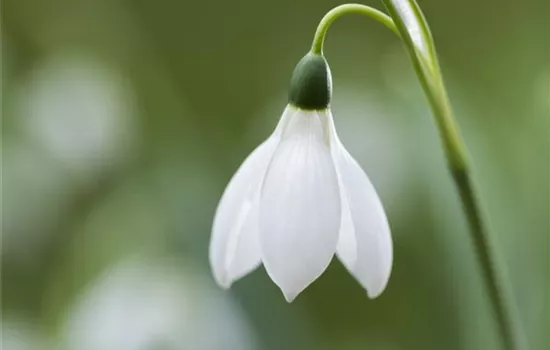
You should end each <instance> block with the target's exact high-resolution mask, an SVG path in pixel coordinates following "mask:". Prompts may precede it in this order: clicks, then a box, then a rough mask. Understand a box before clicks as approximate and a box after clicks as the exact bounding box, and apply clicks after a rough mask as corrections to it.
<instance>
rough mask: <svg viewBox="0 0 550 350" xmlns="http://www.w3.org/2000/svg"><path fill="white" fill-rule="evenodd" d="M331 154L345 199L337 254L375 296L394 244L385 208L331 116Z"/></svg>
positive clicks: (389, 265)
mask: <svg viewBox="0 0 550 350" xmlns="http://www.w3.org/2000/svg"><path fill="white" fill-rule="evenodd" d="M330 122H331V137H332V143H331V145H332V154H333V157H334V160H335V162H336V170H337V172H338V177H339V182H340V193H341V198H342V201H343V202H344V203H343V204H342V225H341V227H340V238H339V240H338V247H337V255H338V258H339V259H340V260H341V261H342V263H343V264H344V265H345V266H346V268H347V269H348V270H349V271H350V273H351V274H352V275H353V276H354V277H355V278H356V279H357V280H358V281H359V283H361V285H362V286H363V287H364V288H365V289H366V290H367V293H368V295H369V297H370V298H376V297H377V296H378V295H380V293H382V292H383V291H384V289H385V288H386V284H387V283H388V279H389V277H390V273H391V268H392V261H393V247H392V240H391V235H390V227H389V224H388V220H387V218H386V214H385V212H384V208H383V207H382V203H381V201H380V198H379V197H378V194H377V193H376V190H375V189H374V187H373V185H372V184H371V182H370V180H369V178H368V177H367V175H366V174H365V172H364V171H363V169H361V167H360V166H359V164H358V163H357V162H356V161H355V159H353V157H352V156H351V155H350V154H349V153H348V151H347V150H346V149H345V148H344V146H343V145H342V143H341V142H340V140H339V138H338V135H337V134H336V130H335V128H334V123H333V121H332V116H330Z"/></svg>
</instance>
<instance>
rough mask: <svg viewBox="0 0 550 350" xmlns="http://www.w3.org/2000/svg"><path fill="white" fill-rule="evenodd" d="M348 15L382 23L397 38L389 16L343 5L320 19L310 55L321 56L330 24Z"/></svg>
mask: <svg viewBox="0 0 550 350" xmlns="http://www.w3.org/2000/svg"><path fill="white" fill-rule="evenodd" d="M348 13H356V14H361V15H365V16H368V17H370V18H372V19H374V20H376V21H378V22H380V23H382V24H383V25H384V26H386V27H387V28H388V29H390V30H391V31H392V32H394V33H395V34H396V35H397V36H399V30H397V27H396V26H395V24H394V23H393V21H392V19H391V18H390V16H388V15H386V14H385V13H383V12H381V11H378V10H377V9H374V8H372V7H369V6H365V5H361V4H344V5H340V6H337V7H335V8H333V9H332V10H330V11H329V12H327V14H326V15H325V16H324V17H323V19H321V22H319V25H318V26H317V31H316V32H315V37H314V38H313V45H311V52H312V53H314V54H318V55H321V54H322V53H323V43H324V41H325V35H326V34H327V30H328V28H329V27H330V25H331V24H332V22H334V20H336V19H337V18H339V17H342V16H343V15H345V14H348Z"/></svg>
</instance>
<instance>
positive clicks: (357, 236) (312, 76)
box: [210, 53, 393, 302]
mask: <svg viewBox="0 0 550 350" xmlns="http://www.w3.org/2000/svg"><path fill="white" fill-rule="evenodd" d="M331 91H332V82H331V75H330V69H329V67H328V64H327V62H326V60H325V59H324V57H323V56H322V55H317V54H312V53H309V54H307V55H306V56H305V57H304V58H303V59H302V60H301V61H300V62H299V63H298V65H297V67H296V69H295V70H294V73H293V76H292V80H291V86H290V94H289V104H288V106H287V107H286V108H285V110H284V112H283V114H282V117H281V119H280V121H279V123H278V125H277V127H276V128H275V131H274V132H273V134H271V136H270V137H269V138H268V139H267V140H266V141H265V142H263V143H262V144H261V145H260V146H258V147H257V148H256V149H255V150H254V151H253V152H252V154H250V155H249V156H248V158H247V159H246V160H245V161H244V163H243V164H242V165H241V167H240V168H239V169H238V170H237V173H236V174H235V175H234V176H233V178H232V179H231V181H230V182H229V185H228V186H227V188H226V189H225V192H224V194H223V196H222V198H221V200H220V202H219V204H218V208H217V211H216V215H215V218H214V223H213V228H212V238H211V242H210V263H211V266H212V270H213V273H214V277H215V279H216V281H217V282H218V284H220V285H221V286H222V287H225V288H229V287H230V286H231V284H232V283H233V282H234V281H235V280H237V279H239V278H240V277H242V276H244V275H246V274H248V273H249V272H251V271H252V270H254V269H256V268H257V267H258V266H259V265H260V264H262V263H263V265H264V267H265V269H266V271H267V273H268V275H269V276H270V277H271V279H272V280H273V281H274V282H275V283H276V284H277V285H278V286H279V288H280V289H281V290H282V292H283V294H284V296H285V298H286V300H287V301H289V302H291V301H292V300H293V299H294V298H295V297H296V296H297V295H298V294H299V293H300V292H301V291H303V290H304V289H305V288H306V287H307V286H308V285H309V284H311V283H312V282H313V281H314V280H315V279H317V278H318V277H319V276H320V275H321V274H322V273H323V271H324V270H325V269H326V268H327V266H328V264H329V263H330V261H331V260H332V257H333V255H334V253H336V255H337V256H338V258H339V259H340V261H341V262H342V263H343V264H344V265H345V266H346V268H347V269H348V270H349V271H350V273H351V274H352V275H353V276H354V277H355V278H356V279H357V280H358V281H359V283H360V284H361V285H362V286H363V287H364V288H365V289H366V290H367V294H368V296H369V297H371V298H375V297H377V296H378V295H380V293H382V291H383V290H384V288H385V287H386V284H387V282H388V279H389V276H390V272H391V267H392V259H393V250H392V240H391V236H390V229H389V225H388V222H387V219H386V214H385V212H384V209H383V207H382V204H381V202H380V199H379V197H378V195H377V194H376V191H375V189H374V187H373V185H372V184H371V182H370V181H369V179H368V177H367V175H366V174H365V173H364V172H363V170H362V169H361V167H360V166H359V164H358V163H357V162H356V161H355V160H354V159H353V157H352V156H351V155H350V154H349V153H348V151H347V150H346V149H345V147H344V146H343V144H342V142H341V141H340V139H339V138H338V134H337V133H336V129H335V126H334V122H333V118H332V114H331V111H330V107H329V104H330V98H331Z"/></svg>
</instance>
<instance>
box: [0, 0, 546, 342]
mask: <svg viewBox="0 0 550 350" xmlns="http://www.w3.org/2000/svg"><path fill="white" fill-rule="evenodd" d="M340 3H341V2H338V1H328V0H303V1H293V0H278V1H267V0H265V1H264V0H235V1H221V0H220V1H198V0H183V1H176V0H157V1H147V0H96V1H87V0H49V1H43V0H4V1H2V9H1V13H2V26H1V34H2V38H1V40H2V51H1V54H2V74H1V78H2V101H1V105H2V260H1V278H2V288H1V302H2V348H3V349H5V350H23V349H25V350H27V349H29V350H30V349H37V350H42V349H46V350H47V349H67V350H80V349H90V350H91V349H94V350H97V349H105V350H111V349H113V350H115V349H116V350H178V349H193V350H195V349H196V350H203V349H206V350H210V349H230V350H232V349H238V350H241V349H242V350H248V349H250V350H255V349H261V350H263V349H273V350H274V349H289V350H292V349H343V350H352V349H382V350H385V349H388V350H390V349H391V350H394V349H451V350H453V349H457V350H458V349H487V350H491V349H499V342H498V338H497V332H496V327H495V324H494V321H493V319H492V317H491V309H490V304H489V302H488V299H487V295H486V292H485V289H484V284H483V281H482V280H481V277H480V273H479V270H478V268H477V266H478V265H477V262H476V260H475V255H474V253H473V249H472V245H471V241H470V238H469V234H468V231H467V228H466V226H465V221H464V217H463V215H462V213H461V210H460V205H459V201H458V198H457V195H456V193H455V191H454V188H453V184H452V182H451V179H450V177H449V174H448V172H447V170H446V168H445V162H444V159H443V156H442V152H441V149H440V145H439V140H438V138H437V131H436V129H435V127H434V125H433V122H432V119H431V115H430V113H429V110H428V107H427V104H426V101H425V99H424V97H423V95H422V91H421V90H420V87H419V84H418V82H417V81H416V79H415V76H414V72H413V70H412V68H411V65H410V62H409V61H408V58H407V55H406V53H405V50H404V49H403V47H402V45H401V44H400V42H398V41H397V40H396V38H395V37H394V36H393V35H392V33H390V32H389V31H388V30H386V29H385V28H383V27H382V26H380V25H379V24H378V23H375V22H373V21H372V20H367V19H365V18H361V17H359V16H348V17H346V18H345V19H341V20H339V21H337V22H336V23H335V24H334V25H333V27H332V28H331V29H330V31H329V34H328V37H327V40H326V47H325V54H326V56H327V58H328V60H329V63H330V64H331V68H332V72H333V76H334V101H333V113H334V115H335V118H336V124H337V127H338V129H339V132H340V134H341V137H342V139H343V141H344V143H345V144H346V146H347V147H348V149H349V150H350V152H351V153H352V154H353V155H354V156H355V157H356V158H357V159H358V161H359V162H360V163H361V165H362V166H363V167H364V168H365V169H366V171H367V172H368V174H369V176H370V177H371V180H372V181H373V183H374V184H375V186H376V187H377V189H378V191H379V193H380V196H381V198H382V201H383V203H384V206H385V207H386V209H387V212H388V216H389V219H390V224H391V227H392V231H393V237H394V244H395V262H394V268H393V272H392V277H391V279H390V283H389V285H388V288H387V290H386V291H385V293H384V294H382V296H381V297H379V298H378V299H376V300H369V299H368V298H367V296H366V293H365V292H364V291H363V290H362V289H361V288H360V286H359V284H358V283H356V281H355V280H354V279H353V278H352V277H351V276H350V275H348V273H347V272H346V270H345V268H344V267H343V266H342V265H341V264H340V263H339V262H338V261H336V260H334V261H333V263H332V264H331V265H330V267H329V268H328V270H327V271H326V273H325V274H324V275H323V276H322V277H321V278H320V279H318V280H317V281H316V282H315V283H314V284H313V285H311V286H310V287H309V288H308V289H307V290H306V291H305V292H304V293H303V294H302V295H300V296H299V297H298V298H297V299H296V300H295V302H294V303H292V304H287V303H286V302H285V301H284V298H283V296H282V294H281V293H280V292H279V290H278V289H277V287H276V286H275V285H274V284H273V283H272V282H271V281H270V280H269V278H268V277H267V276H266V273H265V271H264V270H263V268H260V269H258V270H257V271H256V272H254V273H253V274H251V275H249V276H247V277H245V278H244V279H242V280H241V281H239V282H237V283H236V284H235V285H234V286H233V287H232V289H231V290H230V291H222V290H221V289H220V288H219V287H217V286H216V285H215V283H214V281H213V278H212V276H211V274H210V270H209V266H208V260H207V247H208V241H209V237H210V228H211V222H212V217H213V214H214V211H215V208H216V204H217V201H218V199H219V197H220V195H221V193H222V191H223V189H224V187H225V185H226V183H227V182H228V180H229V179H230V177H231V175H232V174H233V172H234V171H235V170H236V169H237V167H238V166H239V164H240V163H241V161H242V160H243V159H244V158H245V157H246V155H248V153H249V152H250V151H251V150H252V149H253V148H254V147H255V146H256V145H257V144H259V143H260V142H261V141H262V140H263V139H264V138H266V137H267V135H268V134H269V133H270V132H271V130H272V129H273V127H274V125H275V124H276V122H277V120H278V118H279V116H280V113H281V112H282V110H283V108H284V106H285V104H286V92H287V87H288V83H289V79H290V74H291V72H292V69H293V68H294V65H295V64H296V63H297V62H298V60H299V59H300V58H301V57H302V56H303V55H304V54H305V53H306V52H307V50H308V48H309V46H310V43H311V40H312V37H313V33H314V30H315V28H316V26H317V23H318V21H319V20H320V18H321V17H322V16H323V14H324V13H325V12H326V11H328V10H329V9H330V8H331V7H333V6H335V5H338V4H340ZM364 3H365V4H368V5H372V6H375V7H378V8H382V5H381V3H379V2H377V1H371V0H369V1H365V2H364ZM419 3H420V6H421V7H422V9H423V10H424V12H425V14H426V16H427V18H428V21H429V23H430V26H431V28H432V31H433V33H434V36H435V40H436V45H437V48H438V51H439V54H440V60H441V65H442V69H443V73H444V76H445V78H446V82H447V84H448V88H449V92H450V96H451V100H452V102H453V105H454V107H455V110H456V115H457V119H458V123H459V125H460V127H461V129H462V132H463V135H464V138H465V140H466V142H467V145H468V148H469V150H470V152H471V159H472V162H473V166H474V170H475V180H476V185H477V187H478V188H479V189H480V193H481V197H482V203H483V209H484V211H485V214H486V217H487V219H488V221H489V223H490V226H491V230H492V233H493V234H494V236H495V238H496V241H497V242H496V243H497V246H498V249H499V252H500V253H501V257H502V260H503V262H504V263H505V265H506V267H507V272H508V277H509V282H510V285H511V286H512V289H511V290H512V292H513V298H514V301H515V303H516V306H517V310H518V313H519V315H520V317H521V321H522V323H523V325H524V328H525V332H526V335H527V337H528V339H529V342H530V344H531V348H532V349H540V350H543V349H549V348H550V335H549V332H548V330H549V329H550V319H549V314H550V301H549V296H550V262H549V250H550V249H549V247H550V244H549V236H550V228H549V224H550V220H549V214H550V207H549V196H550V191H549V182H550V181H549V179H550V177H549V176H550V174H549V169H550V152H549V151H550V144H549V132H550V111H549V110H550V41H549V40H548V33H549V32H550V24H549V23H550V5H549V3H548V1H547V0H524V1H521V2H519V1H513V0H498V1H497V0H487V1H477V0H464V1H450V0H449V1H442V0H439V1H436V0H420V1H419Z"/></svg>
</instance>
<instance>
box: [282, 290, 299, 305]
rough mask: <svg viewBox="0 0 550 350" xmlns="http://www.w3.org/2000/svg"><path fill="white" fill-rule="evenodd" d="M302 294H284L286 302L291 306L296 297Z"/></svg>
mask: <svg viewBox="0 0 550 350" xmlns="http://www.w3.org/2000/svg"><path fill="white" fill-rule="evenodd" d="M298 294H300V293H299V292H284V291H283V295H284V296H285V299H286V301H287V302H288V303H289V304H290V303H292V302H293V301H294V299H296V297H297V296H298Z"/></svg>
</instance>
